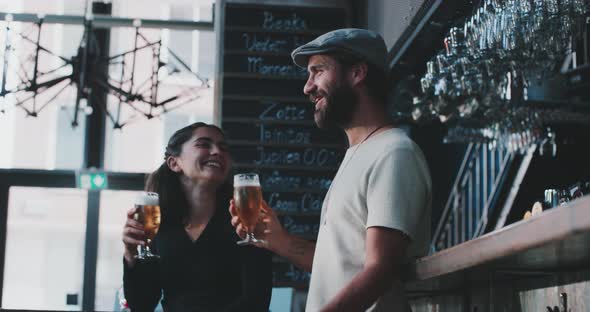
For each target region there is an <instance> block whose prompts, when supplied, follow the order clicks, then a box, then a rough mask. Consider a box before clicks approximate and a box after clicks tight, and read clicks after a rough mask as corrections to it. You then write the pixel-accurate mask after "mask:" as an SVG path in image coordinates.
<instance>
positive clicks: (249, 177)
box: [234, 173, 260, 187]
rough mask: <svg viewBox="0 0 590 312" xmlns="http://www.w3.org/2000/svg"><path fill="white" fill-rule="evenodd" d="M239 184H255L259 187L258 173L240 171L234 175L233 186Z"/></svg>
mask: <svg viewBox="0 0 590 312" xmlns="http://www.w3.org/2000/svg"><path fill="white" fill-rule="evenodd" d="M239 186H257V187H260V181H259V179H258V174H256V173H240V174H236V175H234V187H239Z"/></svg>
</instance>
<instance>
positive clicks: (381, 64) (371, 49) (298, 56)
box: [291, 28, 388, 73]
mask: <svg viewBox="0 0 590 312" xmlns="http://www.w3.org/2000/svg"><path fill="white" fill-rule="evenodd" d="M331 52H338V53H345V54H349V55H351V56H355V57H358V58H360V59H362V60H364V61H365V62H367V63H369V64H372V65H375V66H377V68H380V69H382V70H383V71H384V72H385V73H387V72H388V70H387V47H386V46H385V41H383V38H382V37H381V36H380V35H379V34H378V33H376V32H374V31H371V30H367V29H359V28H343V29H337V30H334V31H331V32H328V33H325V34H323V35H321V36H319V37H317V38H316V39H314V40H312V41H310V42H308V43H306V44H304V45H302V46H299V47H297V48H296V49H295V50H293V52H291V58H292V59H293V62H294V63H295V64H296V65H297V66H300V67H304V68H305V67H307V62H308V60H309V57H310V56H312V55H316V54H326V53H331Z"/></svg>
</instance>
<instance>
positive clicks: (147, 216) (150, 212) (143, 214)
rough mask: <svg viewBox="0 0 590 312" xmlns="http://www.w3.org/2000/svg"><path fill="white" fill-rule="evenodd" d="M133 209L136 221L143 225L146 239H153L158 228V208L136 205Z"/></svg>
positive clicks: (155, 206)
mask: <svg viewBox="0 0 590 312" xmlns="http://www.w3.org/2000/svg"><path fill="white" fill-rule="evenodd" d="M135 208H137V209H136V214H137V220H138V221H139V222H141V224H143V227H144V229H143V230H144V231H145V237H146V239H148V240H152V239H154V237H155V236H156V234H157V233H158V229H159V228H160V220H161V217H160V206H157V205H137V204H136V205H135Z"/></svg>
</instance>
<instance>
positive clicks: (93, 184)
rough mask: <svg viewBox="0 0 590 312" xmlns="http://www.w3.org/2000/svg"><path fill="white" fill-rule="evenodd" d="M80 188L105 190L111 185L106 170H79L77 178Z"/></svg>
mask: <svg viewBox="0 0 590 312" xmlns="http://www.w3.org/2000/svg"><path fill="white" fill-rule="evenodd" d="M76 185H77V186H78V188H82V189H86V190H103V189H106V188H107V187H108V185H109V183H108V179H107V174H106V173H104V172H79V173H78V175H77V178H76Z"/></svg>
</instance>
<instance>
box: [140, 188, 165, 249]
mask: <svg viewBox="0 0 590 312" xmlns="http://www.w3.org/2000/svg"><path fill="white" fill-rule="evenodd" d="M133 218H134V219H135V220H137V221H139V222H140V223H141V224H143V230H144V232H145V239H146V245H145V246H143V245H139V246H138V251H137V256H135V258H136V259H139V260H155V259H159V258H160V256H158V255H156V254H154V253H152V251H151V249H150V244H151V242H152V240H153V239H154V237H155V236H156V234H157V233H158V229H160V219H161V218H160V201H159V197H158V193H153V192H140V193H139V194H138V195H137V198H136V199H135V214H134V215H133Z"/></svg>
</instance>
